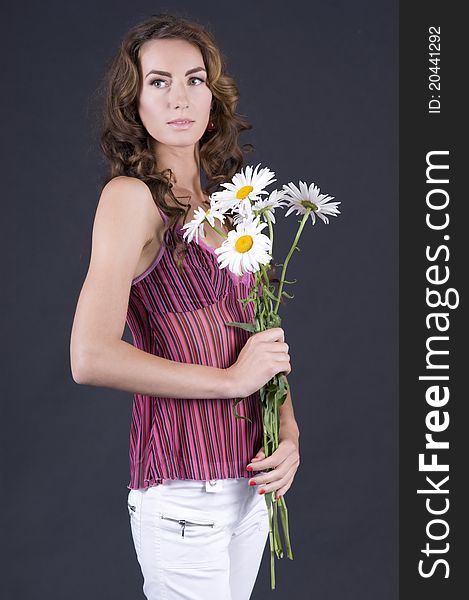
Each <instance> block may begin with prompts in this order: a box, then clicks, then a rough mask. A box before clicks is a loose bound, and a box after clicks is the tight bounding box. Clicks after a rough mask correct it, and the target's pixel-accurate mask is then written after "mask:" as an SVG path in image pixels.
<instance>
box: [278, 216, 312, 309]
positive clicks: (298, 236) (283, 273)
mask: <svg viewBox="0 0 469 600" xmlns="http://www.w3.org/2000/svg"><path fill="white" fill-rule="evenodd" d="M312 210H313V209H312V208H308V209H306V212H305V214H304V215H303V218H302V220H301V223H300V226H299V227H298V231H297V232H296V236H295V239H294V240H293V244H292V246H291V248H290V251H289V253H288V254H287V258H286V259H285V262H284V263H283V269H282V275H281V276H280V285H279V288H278V297H277V302H276V304H275V309H274V313H275V314H277V313H278V307H279V304H280V299H281V297H282V289H283V282H284V280H285V273H286V271H287V266H288V262H289V260H290V258H291V255H292V254H293V251H294V250H295V248H296V245H297V243H298V240H299V239H300V237H301V232H302V231H303V228H304V226H305V224H306V221H307V219H308V217H309V213H310V212H311V211H312Z"/></svg>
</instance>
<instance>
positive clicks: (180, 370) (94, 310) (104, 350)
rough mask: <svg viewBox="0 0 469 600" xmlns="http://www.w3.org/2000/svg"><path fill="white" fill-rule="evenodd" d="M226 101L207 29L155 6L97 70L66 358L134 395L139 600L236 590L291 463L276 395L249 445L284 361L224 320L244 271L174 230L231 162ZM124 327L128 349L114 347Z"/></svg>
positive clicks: (212, 235) (231, 317) (205, 243)
mask: <svg viewBox="0 0 469 600" xmlns="http://www.w3.org/2000/svg"><path fill="white" fill-rule="evenodd" d="M237 100H238V93H237V87H236V84H235V82H234V81H233V80H232V78H231V77H229V76H228V75H227V74H226V69H225V65H224V61H223V59H222V56H221V54H220V51H219V49H218V48H217V46H216V44H215V41H214V39H213V37H212V36H211V34H210V33H208V32H207V31H206V30H204V29H203V28H202V27H201V26H199V25H198V24H196V23H193V22H191V21H189V20H187V19H185V18H181V17H174V16H170V15H155V16H153V17H152V18H150V19H149V20H147V21H146V22H144V23H142V24H140V25H138V26H136V27H134V28H133V29H132V30H131V31H129V32H128V34H127V35H126V37H125V39H124V40H123V42H122V45H121V48H120V50H119V52H118V53H117V55H116V57H115V59H114V61H113V63H112V65H111V68H110V70H109V74H108V77H107V96H106V105H105V113H104V121H105V122H104V129H103V133H102V138H101V145H102V149H103V151H104V153H105V154H106V156H107V157H108V158H109V160H110V163H111V174H110V177H109V178H108V180H107V182H106V183H105V185H104V187H103V190H102V193H101V197H100V200H99V203H98V207H97V211H96V216H95V222H94V227H93V236H92V251H91V260H90V266H89V270H88V273H87V276H86V280H85V282H84V285H83V288H82V291H81V294H80V298H79V301H78V306H77V310H76V315H75V319H74V323H73V329H72V339H71V364H72V373H73V378H74V380H75V381H76V382H77V383H85V384H88V385H97V386H105V387H111V388H115V389H120V390H126V391H130V392H132V393H134V402H133V411H132V421H131V431H130V453H129V458H130V482H129V485H128V486H127V487H128V488H129V489H130V492H129V494H128V510H129V515H130V522H131V531H132V536H133V541H134V544H135V550H136V554H137V558H138V561H139V564H140V566H141V570H142V574H143V578H144V583H143V591H144V593H145V595H146V597H147V598H148V599H149V600H153V599H156V598H158V599H159V598H164V597H166V598H176V597H177V598H200V599H207V598H212V597H215V595H216V596H217V598H232V599H238V600H245V599H247V598H249V597H250V595H251V592H252V589H253V586H254V583H255V580H256V577H257V573H258V570H259V565H260V561H261V558H262V554H263V550H264V546H265V543H266V540H267V536H268V519H267V508H266V503H265V499H264V496H263V493H265V492H270V491H276V496H277V497H280V495H282V494H284V493H285V492H286V491H287V490H288V489H289V487H290V486H291V483H292V481H293V478H294V475H295V472H296V470H297V468H298V464H299V452H298V427H297V424H296V421H295V418H294V414H293V408H292V403H291V398H290V397H288V398H287V401H286V402H285V403H284V405H283V406H282V413H281V426H280V440H281V441H280V446H279V448H278V450H277V451H276V452H275V453H274V454H272V456H270V457H268V458H265V455H264V453H263V449H262V448H261V445H262V439H263V437H262V419H261V412H260V404H259V389H260V388H261V387H262V386H263V385H264V384H265V383H267V382H268V381H269V379H271V378H272V377H273V376H274V375H275V374H276V373H279V372H283V373H285V374H288V373H289V372H290V370H291V368H290V357H289V354H288V345H287V344H286V343H285V340H284V332H283V330H282V329H281V328H274V329H270V330H267V331H263V332H260V333H257V334H254V335H250V334H249V333H247V332H246V331H244V330H243V329H241V328H237V327H229V326H227V325H225V323H226V322H230V321H238V322H240V321H245V322H247V321H250V320H252V316H253V313H252V309H251V308H250V307H251V306H252V304H248V305H247V307H246V308H243V307H242V305H241V303H240V302H239V300H238V299H239V298H243V297H246V296H247V294H248V292H249V289H250V287H251V286H252V285H253V283H254V277H253V275H252V274H250V273H248V274H245V275H244V276H243V277H237V276H235V275H234V274H233V273H231V272H229V271H228V269H226V268H225V269H220V268H219V267H218V264H217V261H216V256H215V253H214V248H215V247H217V246H220V245H221V243H222V242H223V239H224V238H223V237H222V236H220V235H219V234H218V233H217V232H216V231H215V230H214V229H211V228H210V226H209V225H206V230H205V238H204V240H202V242H201V243H196V242H191V243H187V244H186V243H185V241H184V239H183V237H182V231H181V227H182V225H183V223H184V222H185V220H186V218H188V220H190V219H192V217H193V214H194V211H195V210H196V209H197V208H198V207H200V206H203V207H205V208H208V207H209V205H210V203H209V194H210V193H212V192H213V191H215V190H216V189H217V187H218V186H219V184H220V183H221V182H223V181H226V180H227V179H229V178H231V177H232V175H233V174H234V173H236V172H237V171H238V170H239V168H240V167H241V166H242V163H243V158H242V153H241V150H240V148H239V145H238V136H239V133H240V132H241V131H242V130H245V129H249V128H250V125H249V124H248V123H246V122H245V121H243V119H241V117H240V116H239V115H237V114H236V113H235V111H234V109H235V106H236V103H237ZM186 120H190V123H188V122H186ZM201 169H202V170H203V172H204V174H205V178H206V185H205V187H204V188H202V184H201V181H200V177H201ZM179 199H185V200H186V202H183V201H180V200H179ZM217 225H218V227H219V228H220V229H221V230H222V231H225V232H226V231H227V230H226V229H223V227H222V224H221V223H220V222H218V223H217ZM232 226H233V225H232V223H228V224H227V227H228V229H229V228H231V227H232ZM207 229H209V230H207ZM126 322H127V324H128V325H129V328H130V330H131V332H132V335H133V340H134V345H131V344H128V343H127V342H125V341H123V340H122V334H123V330H124V326H125V323H126ZM253 365H254V366H255V368H252V367H253ZM234 398H243V400H242V401H241V402H240V403H239V404H238V405H237V406H236V410H237V413H238V414H239V415H241V416H242V417H244V418H243V419H236V418H235V417H234V415H233V413H232V399H234ZM250 463H251V464H250ZM267 469H269V471H266V470H267ZM252 475H254V476H252ZM251 476H252V477H251Z"/></svg>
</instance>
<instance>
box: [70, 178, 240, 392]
mask: <svg viewBox="0 0 469 600" xmlns="http://www.w3.org/2000/svg"><path fill="white" fill-rule="evenodd" d="M155 224H156V227H157V228H158V227H160V228H161V229H162V228H163V227H164V224H163V221H162V219H161V216H160V214H159V212H158V210H157V209H156V207H155V205H154V201H153V198H152V195H151V192H150V190H149V189H148V187H147V186H146V185H145V183H143V182H142V181H139V180H138V179H133V178H129V177H117V178H115V179H113V180H112V181H110V182H109V183H108V184H107V185H106V186H105V188H104V189H103V192H102V194H101V197H100V201H99V203H98V207H97V210H96V216H95V221H94V226H93V235H92V250H91V259H90V266H89V269H88V273H87V276H86V279H85V282H84V284H83V287H82V290H81V293H80V296H79V299H78V303H77V308H76V312H75V318H74V321H73V326H72V333H71V343H70V361H71V370H72V376H73V379H74V381H76V382H77V383H81V384H87V385H94V386H100V387H109V388H113V389H119V390H124V391H129V392H132V393H140V394H147V395H151V396H159V397H163V398H194V399H196V398H232V397H235V396H236V391H235V389H234V387H235V386H234V383H235V382H233V381H232V380H231V375H230V374H229V372H228V370H227V369H218V368H216V367H208V366H204V365H196V364H185V363H179V362H176V361H172V360H168V359H165V358H161V357H158V356H154V355H153V354H150V353H148V352H144V351H143V350H140V349H139V348H135V347H134V346H133V345H132V344H129V343H127V342H126V341H124V340H123V339H122V335H123V332H124V327H125V322H126V316H127V309H128V301H129V294H130V287H131V283H132V279H133V277H134V274H135V270H136V268H137V264H138V261H139V259H140V255H141V252H142V249H143V247H144V245H145V243H146V242H147V240H148V239H149V238H150V237H151V235H152V233H154V226H155ZM152 228H153V232H152ZM160 231H161V230H160Z"/></svg>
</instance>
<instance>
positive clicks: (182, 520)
mask: <svg viewBox="0 0 469 600" xmlns="http://www.w3.org/2000/svg"><path fill="white" fill-rule="evenodd" d="M161 518H162V519H169V520H170V521H176V523H179V525H181V527H182V529H181V536H182V537H184V530H185V528H186V525H187V524H189V525H201V526H205V527H213V526H214V525H215V523H198V522H197V521H188V520H187V519H175V518H173V517H167V516H166V515H161Z"/></svg>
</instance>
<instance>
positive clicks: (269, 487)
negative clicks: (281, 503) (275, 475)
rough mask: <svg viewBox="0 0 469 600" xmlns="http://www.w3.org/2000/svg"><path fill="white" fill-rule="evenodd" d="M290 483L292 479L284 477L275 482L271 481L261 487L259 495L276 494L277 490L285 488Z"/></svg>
mask: <svg viewBox="0 0 469 600" xmlns="http://www.w3.org/2000/svg"><path fill="white" fill-rule="evenodd" d="M290 482H291V478H290V477H289V476H285V477H282V478H281V479H276V480H275V481H271V482H270V483H266V484H263V485H262V486H259V490H258V494H268V493H270V492H275V491H276V490H278V489H280V488H282V487H284V486H285V485H287V484H289V483H290Z"/></svg>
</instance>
